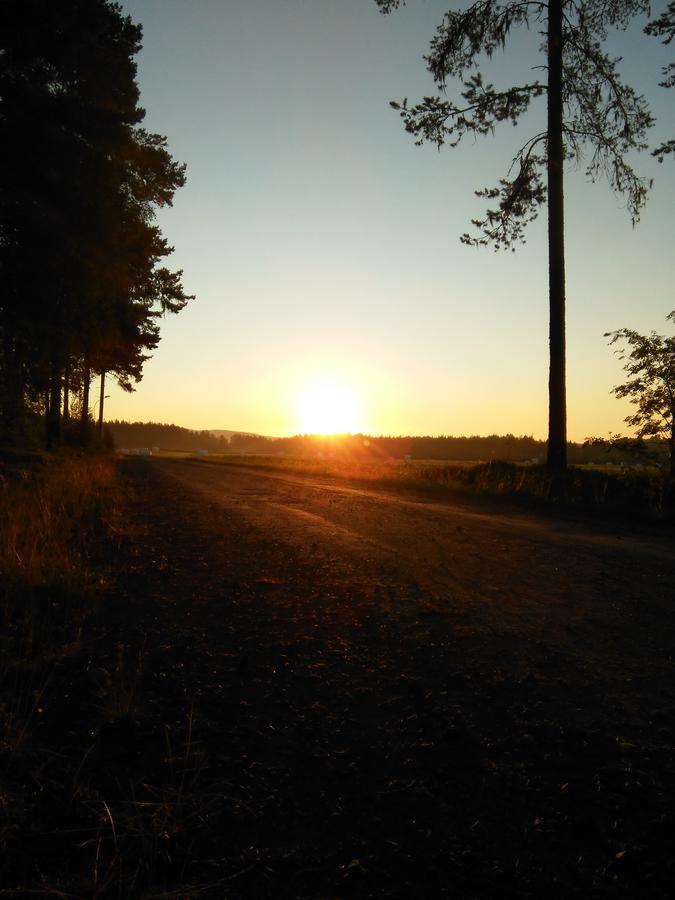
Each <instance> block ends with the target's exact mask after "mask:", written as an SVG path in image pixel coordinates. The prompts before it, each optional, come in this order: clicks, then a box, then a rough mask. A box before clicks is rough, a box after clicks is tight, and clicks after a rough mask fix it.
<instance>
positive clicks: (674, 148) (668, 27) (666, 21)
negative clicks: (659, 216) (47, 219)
mask: <svg viewBox="0 0 675 900" xmlns="http://www.w3.org/2000/svg"><path fill="white" fill-rule="evenodd" d="M645 32H646V33H647V34H651V35H653V36H655V37H660V38H662V39H663V43H664V44H670V43H671V42H672V40H673V38H674V37H675V0H671V2H670V3H669V4H668V7H667V9H665V10H664V11H663V12H662V13H661V15H660V16H659V17H658V19H654V20H653V21H651V22H650V23H649V24H648V25H647V26H646V28H645ZM662 75H663V81H661V82H659V84H660V85H661V87H664V88H672V87H675V62H671V63H668V65H667V66H664V67H663V70H662ZM669 153H675V139H673V138H671V139H670V140H667V141H664V142H663V143H662V144H661V145H660V146H658V147H657V148H656V149H655V150H653V151H652V156H656V157H657V158H658V161H659V162H663V158H664V156H667V155H668V154H669Z"/></svg>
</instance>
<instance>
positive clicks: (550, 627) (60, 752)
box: [0, 459, 675, 900]
mask: <svg viewBox="0 0 675 900" xmlns="http://www.w3.org/2000/svg"><path fill="white" fill-rule="evenodd" d="M123 467H124V484H125V485H126V487H125V488H124V490H123V491H122V492H121V494H120V495H119V496H121V497H123V498H124V510H123V513H122V514H121V515H119V516H118V517H117V518H116V519H115V520H114V521H115V522H117V523H118V525H120V526H121V527H122V528H123V529H125V530H126V537H125V538H116V539H115V541H114V542H113V543H112V544H109V548H110V552H111V553H112V554H113V557H114V564H115V568H116V577H115V582H114V584H111V585H110V587H109V588H108V590H107V593H106V599H105V602H104V603H103V604H102V605H101V606H99V608H98V612H97V613H96V614H95V615H90V617H89V618H88V619H86V620H85V621H84V624H83V627H82V629H81V634H80V637H79V644H78V647H77V648H73V650H72V652H71V653H70V654H63V655H62V656H61V658H59V659H58V661H57V663H56V665H55V666H54V667H53V671H52V672H51V674H50V679H49V681H48V683H47V684H46V685H45V686H44V689H43V690H42V692H41V694H40V702H39V708H40V712H39V713H38V712H34V714H33V717H32V720H31V722H30V724H29V727H28V728H27V729H26V732H25V735H24V739H23V741H22V748H21V752H20V753H16V752H14V753H13V754H9V755H7V753H6V752H5V755H3V757H2V759H3V765H4V767H5V768H4V770H3V771H4V775H3V792H2V793H3V797H4V798H5V800H4V801H3V803H4V804H5V805H4V806H3V807H2V811H1V812H2V816H3V818H2V824H1V827H0V838H1V839H2V842H3V849H4V851H5V864H4V866H5V867H4V869H3V872H2V883H3V885H11V886H15V887H16V888H17V890H19V893H21V891H22V890H25V891H29V890H36V889H39V890H40V891H43V892H45V891H46V892H47V894H49V893H50V892H51V894H52V895H54V896H61V897H73V898H75V897H90V896H97V897H119V896H125V897H139V898H140V897H145V898H148V900H149V898H150V897H158V896H162V897H175V898H178V897H181V898H182V897H185V898H188V897H212V898H222V897H228V898H241V900H248V898H251V897H255V898H258V897H260V898H270V900H271V898H301V897H302V898H320V897H329V896H330V897H333V896H334V897H361V898H367V897H373V898H374V897H397V898H409V897H422V896H429V897H437V896H438V897H445V896H447V897H456V896H459V897H466V898H473V897H497V896H498V897H514V898H515V897H518V898H520V897H531V898H538V897H541V896H547V897H560V898H567V897H579V898H587V897H596V896H597V897H601V896H612V897H626V898H628V897H630V898H633V897H639V896H649V897H650V898H652V897H655V898H661V897H663V898H665V897H669V896H670V895H671V887H672V879H673V875H674V874H675V872H674V871H673V861H672V853H671V847H670V834H671V833H672V827H673V813H672V809H673V800H674V799H675V766H674V763H673V760H674V759H675V755H674V754H673V748H674V747H675V735H674V734H673V729H672V719H673V715H674V714H675V677H674V671H673V657H672V647H673V645H674V639H675V615H674V614H673V608H672V603H673V597H674V596H675V549H674V548H673V543H672V534H671V533H670V532H669V531H667V530H666V531H664V530H663V529H662V528H661V527H656V526H653V525H649V526H646V525H643V526H634V527H632V528H630V527H627V526H626V525H625V524H623V525H622V524H618V523H615V524H609V525H608V524H607V523H601V522H599V521H595V522H594V523H592V524H589V523H587V522H585V521H584V520H583V519H580V518H574V517H572V516H571V515H567V516H566V517H564V518H561V517H557V516H553V515H547V516H544V517H541V516H539V515H535V514H533V513H531V512H529V513H526V512H524V511H517V510H516V511H514V509H513V508H511V507H507V506H504V505H503V504H501V503H498V502H496V501H488V500H483V501H481V502H480V503H478V502H476V501H475V500H473V499H472V498H471V497H470V496H464V497H456V498H454V499H453V500H452V501H449V500H448V499H447V498H446V499H443V498H439V497H433V496H430V495H429V494H428V493H419V492H416V491H415V490H414V489H412V488H410V487H404V488H400V487H399V488H396V487H391V486H383V485H376V484H373V485H370V486H368V485H366V484H364V483H362V482H361V483H357V482H354V483H352V484H349V483H347V482H346V481H345V480H344V479H337V478H334V477H331V476H326V475H319V476H317V475H313V474H311V473H303V472H289V471H285V472H281V471H273V470H270V469H266V470H263V469H254V468H251V467H248V466H247V467H244V466H227V465H224V464H218V465H212V464H209V463H205V462H192V461H190V462H186V461H182V460H161V459H148V460H144V459H138V460H128V461H125V462H124V463H123ZM109 538H110V535H109V536H108V538H107V539H108V540H109Z"/></svg>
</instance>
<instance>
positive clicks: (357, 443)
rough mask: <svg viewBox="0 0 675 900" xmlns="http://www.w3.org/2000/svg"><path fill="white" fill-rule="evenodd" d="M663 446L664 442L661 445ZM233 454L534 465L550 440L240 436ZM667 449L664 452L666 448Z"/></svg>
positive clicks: (615, 452) (583, 449) (578, 449)
mask: <svg viewBox="0 0 675 900" xmlns="http://www.w3.org/2000/svg"><path fill="white" fill-rule="evenodd" d="M656 443H659V442H656ZM229 449H230V450H231V451H237V452H241V453H272V454H285V455H287V456H301V457H307V456H308V457H313V456H340V455H345V456H351V457H357V458H363V459H367V458H371V459H376V458H378V457H381V458H388V459H401V460H403V459H405V458H406V457H410V459H414V460H420V459H429V460H441V459H450V460H467V461H475V460H480V461H484V462H490V461H492V460H501V461H504V462H526V461H530V462H534V463H535V464H536V463H543V462H544V461H545V459H546V441H540V440H537V439H536V438H534V437H532V436H528V435H521V436H516V435H513V434H505V435H499V434H491V435H487V436H480V435H471V436H468V437H463V436H462V437H453V436H451V435H441V436H439V437H433V436H430V435H425V436H412V435H409V436H406V437H389V436H380V437H372V436H370V435H363V434H356V435H334V436H331V437H327V438H322V437H317V436H312V435H298V436H295V437H289V438H265V437H261V436H259V435H246V434H234V435H232V437H231V438H230V445H229ZM660 449H662V448H660ZM567 450H568V459H569V461H570V463H571V464H575V463H576V464H581V463H589V462H599V463H607V462H611V463H615V464H617V465H624V464H630V463H632V462H635V461H636V459H640V458H641V457H640V454H639V453H636V452H635V450H636V448H635V447H631V448H618V447H617V448H610V447H602V448H601V447H598V446H597V445H596V446H586V445H584V444H574V443H569V444H568V447H567Z"/></svg>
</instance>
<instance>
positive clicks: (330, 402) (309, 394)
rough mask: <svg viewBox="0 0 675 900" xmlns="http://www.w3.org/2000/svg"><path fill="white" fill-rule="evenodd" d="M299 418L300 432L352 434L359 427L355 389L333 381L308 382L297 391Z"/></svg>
mask: <svg viewBox="0 0 675 900" xmlns="http://www.w3.org/2000/svg"><path fill="white" fill-rule="evenodd" d="M298 420H299V425H300V431H301V432H302V433H303V434H345V433H347V432H351V433H352V434H354V433H355V432H357V431H359V428H360V425H359V403H358V399H357V397H356V393H355V392H354V390H353V389H352V388H350V387H349V386H348V385H346V384H342V383H339V382H336V381H317V382H313V383H312V384H308V385H306V386H305V387H304V388H303V389H302V390H301V392H300V396H299V400H298Z"/></svg>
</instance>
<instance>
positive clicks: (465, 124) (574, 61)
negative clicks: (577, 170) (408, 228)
mask: <svg viewBox="0 0 675 900" xmlns="http://www.w3.org/2000/svg"><path fill="white" fill-rule="evenodd" d="M375 2H376V3H377V5H378V6H379V7H380V9H381V10H382V12H385V13H388V12H390V11H391V10H392V9H394V8H396V7H398V6H400V5H402V0H375ZM648 10H649V4H648V2H646V0H547V2H544V0H511V2H505V3H498V2H496V0H477V2H474V3H471V4H470V5H469V6H467V7H466V8H465V9H463V10H461V11H457V12H455V11H450V12H448V13H446V15H445V18H444V19H443V22H442V23H441V24H440V25H439V26H438V28H437V30H436V34H435V36H434V38H433V39H432V41H431V45H430V52H429V55H428V56H427V57H425V59H426V63H427V69H428V71H429V72H430V73H431V75H432V76H433V79H434V81H435V83H436V84H437V85H438V86H439V87H440V88H441V89H443V90H444V89H445V87H446V84H447V82H448V79H458V80H459V82H460V84H461V87H460V89H459V97H458V99H456V100H451V99H447V98H446V96H445V95H443V96H429V97H425V98H424V99H423V100H422V101H421V102H420V103H418V104H416V105H413V106H409V105H408V102H407V101H406V100H404V101H403V102H401V103H392V106H394V108H395V109H397V110H399V112H400V115H401V117H402V119H403V121H404V124H405V128H406V130H407V131H408V132H410V133H411V134H412V135H414V136H415V138H416V140H417V143H420V144H421V143H423V142H425V141H429V142H431V143H433V144H436V145H437V146H438V147H441V146H442V145H444V144H447V145H448V146H450V147H456V146H457V145H458V144H459V143H460V141H461V140H462V139H463V138H464V137H466V136H467V135H469V136H473V137H475V136H482V135H487V134H491V133H492V132H493V131H494V130H495V127H496V126H497V125H498V124H500V123H501V122H509V123H511V124H513V125H515V124H517V123H518V122H519V120H520V119H521V117H522V116H523V115H524V114H525V113H526V112H528V111H530V109H531V107H533V106H536V101H537V100H538V98H543V97H545V98H546V107H547V108H546V111H545V112H544V111H543V110H542V116H541V120H540V121H541V127H540V129H539V130H538V131H536V132H535V133H534V134H532V135H531V136H530V137H528V139H527V140H526V141H525V142H524V143H523V144H522V146H521V147H520V149H519V150H518V152H517V153H516V156H515V158H514V159H513V161H512V164H511V167H510V169H509V172H508V174H507V176H506V177H505V178H503V179H501V180H500V182H499V185H498V186H497V187H493V188H485V189H484V190H481V191H477V194H478V196H480V197H484V198H486V199H487V200H489V201H495V202H496V205H495V206H494V208H491V209H488V210H487V212H486V214H485V216H484V218H482V219H476V220H474V221H473V225H474V226H475V227H476V229H477V233H474V234H464V235H463V236H462V241H463V242H464V243H466V244H470V245H486V244H491V245H493V246H494V247H495V248H496V249H500V248H502V249H513V246H514V244H516V243H518V242H519V241H522V240H523V238H524V232H525V227H526V225H527V224H528V223H529V222H531V221H532V220H533V219H535V218H536V217H537V215H538V212H539V209H540V207H541V206H542V205H544V204H546V205H547V209H548V247H549V351H550V367H549V426H548V458H547V463H548V467H549V468H550V469H551V470H553V471H560V470H563V469H565V467H566V465H567V412H566V409H567V403H566V374H565V299H566V298H565V239H564V168H565V164H568V165H569V164H577V163H579V162H583V163H584V164H585V168H586V174H587V176H588V177H589V178H590V179H591V180H592V181H595V180H596V179H597V178H599V177H605V178H606V179H607V180H608V181H609V183H610V185H611V187H612V188H613V190H615V191H616V192H617V193H618V194H621V195H623V196H625V198H626V200H627V206H628V209H629V212H630V214H631V217H632V220H633V222H634V223H635V222H636V221H637V220H638V218H639V215H640V210H641V209H642V207H643V205H644V202H645V199H646V194H647V184H646V182H645V181H644V180H643V179H642V178H640V177H639V176H638V175H637V174H636V173H635V171H634V170H633V168H632V166H631V164H630V161H629V157H630V154H631V152H632V151H634V150H640V149H644V148H645V146H646V145H645V135H646V132H647V129H648V128H649V127H650V125H651V124H652V118H651V116H650V113H649V110H648V108H647V105H646V102H645V100H644V98H643V97H641V96H640V95H639V94H637V93H636V92H635V91H634V90H633V89H632V88H631V87H630V86H628V85H626V84H624V83H623V82H622V80H621V77H620V75H619V72H618V67H617V64H618V62H619V61H618V60H616V59H613V58H612V57H610V56H609V55H608V54H607V53H606V52H604V50H603V49H602V43H603V41H605V39H606V38H607V36H608V29H609V28H610V27H616V28H626V27H627V26H628V24H629V23H630V22H631V20H632V19H633V18H634V17H635V16H637V15H638V14H642V13H647V12H648ZM521 26H525V27H527V28H531V29H532V30H533V31H535V32H536V31H538V32H539V35H540V49H541V53H542V55H543V61H542V62H543V65H542V66H541V68H544V69H545V70H546V72H547V77H546V80H545V81H543V80H540V79H539V78H537V77H534V78H532V79H529V80H527V81H526V82H524V83H522V84H513V85H508V86H507V87H505V88H501V89H498V88H496V87H495V86H494V85H493V84H490V83H486V82H485V80H484V78H483V75H482V74H481V72H480V70H479V69H478V61H479V59H480V58H481V57H483V58H487V59H490V58H491V57H493V56H494V54H495V53H496V51H498V50H506V46H507V41H508V39H509V37H510V35H511V33H512V32H513V31H514V30H515V29H517V28H519V27H521ZM532 111H534V110H532Z"/></svg>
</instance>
